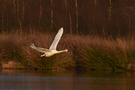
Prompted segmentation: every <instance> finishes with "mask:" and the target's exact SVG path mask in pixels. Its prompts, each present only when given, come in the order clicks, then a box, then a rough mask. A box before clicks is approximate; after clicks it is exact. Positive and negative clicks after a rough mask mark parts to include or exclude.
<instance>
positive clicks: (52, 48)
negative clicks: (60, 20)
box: [30, 27, 68, 57]
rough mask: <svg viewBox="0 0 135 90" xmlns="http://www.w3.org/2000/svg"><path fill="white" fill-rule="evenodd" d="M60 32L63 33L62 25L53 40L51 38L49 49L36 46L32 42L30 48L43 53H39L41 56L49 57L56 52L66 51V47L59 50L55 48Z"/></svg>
mask: <svg viewBox="0 0 135 90" xmlns="http://www.w3.org/2000/svg"><path fill="white" fill-rule="evenodd" d="M62 34H63V27H62V28H60V30H59V31H58V33H57V34H56V36H55V38H54V40H53V42H52V44H51V46H50V48H49V49H46V48H41V47H36V46H35V45H34V43H31V45H30V47H31V48H32V49H35V50H36V51H39V52H41V53H44V54H42V55H41V57H43V56H45V57H50V56H52V55H54V54H58V53H62V52H68V49H65V50H60V51H58V50H56V48H57V45H58V43H59V41H60V39H61V36H62Z"/></svg>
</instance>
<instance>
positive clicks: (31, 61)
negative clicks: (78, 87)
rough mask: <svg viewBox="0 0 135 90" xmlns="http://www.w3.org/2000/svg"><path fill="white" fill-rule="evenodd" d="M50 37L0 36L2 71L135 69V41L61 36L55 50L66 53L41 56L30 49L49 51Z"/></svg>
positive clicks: (48, 35)
mask: <svg viewBox="0 0 135 90" xmlns="http://www.w3.org/2000/svg"><path fill="white" fill-rule="evenodd" d="M53 38H54V35H53V34H41V33H36V34H29V35H28V34H27V35H21V36H20V35H18V34H11V35H10V34H1V35H0V60H1V68H36V69H43V70H65V69H73V70H97V71H98V70H99V71H114V72H118V71H127V70H131V71H134V70H135V64H134V63H135V39H134V38H133V37H131V38H130V37H129V38H116V39H112V38H101V37H98V36H76V35H64V36H63V37H62V39H61V41H60V42H59V44H58V50H61V49H68V50H69V52H67V53H61V54H57V55H54V56H52V57H49V58H47V57H40V55H41V53H39V52H37V51H35V50H33V49H31V48H30V46H29V45H30V44H31V43H35V45H36V46H39V47H46V48H49V46H50V44H51V42H52V40H53Z"/></svg>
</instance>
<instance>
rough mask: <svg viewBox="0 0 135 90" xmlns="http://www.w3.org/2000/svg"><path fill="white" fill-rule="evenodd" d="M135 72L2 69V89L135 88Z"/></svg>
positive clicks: (97, 89)
mask: <svg viewBox="0 0 135 90" xmlns="http://www.w3.org/2000/svg"><path fill="white" fill-rule="evenodd" d="M134 89H135V73H95V72H91V73H86V72H82V73H77V72H64V71H63V72H59V71H53V72H37V71H20V70H19V71H16V70H1V71H0V90H134Z"/></svg>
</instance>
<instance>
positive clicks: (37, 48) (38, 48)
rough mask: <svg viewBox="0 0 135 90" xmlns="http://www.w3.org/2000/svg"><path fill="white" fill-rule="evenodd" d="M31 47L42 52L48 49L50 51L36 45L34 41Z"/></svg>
mask: <svg viewBox="0 0 135 90" xmlns="http://www.w3.org/2000/svg"><path fill="white" fill-rule="evenodd" d="M30 47H31V48H32V49H35V50H37V51H39V52H41V53H45V52H46V51H48V49H45V48H40V47H36V46H35V45H34V43H32V44H31V45H30Z"/></svg>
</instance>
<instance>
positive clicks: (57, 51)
mask: <svg viewBox="0 0 135 90" xmlns="http://www.w3.org/2000/svg"><path fill="white" fill-rule="evenodd" d="M62 52H68V50H67V49H65V50H60V51H57V53H62Z"/></svg>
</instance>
